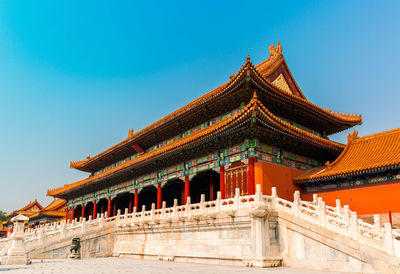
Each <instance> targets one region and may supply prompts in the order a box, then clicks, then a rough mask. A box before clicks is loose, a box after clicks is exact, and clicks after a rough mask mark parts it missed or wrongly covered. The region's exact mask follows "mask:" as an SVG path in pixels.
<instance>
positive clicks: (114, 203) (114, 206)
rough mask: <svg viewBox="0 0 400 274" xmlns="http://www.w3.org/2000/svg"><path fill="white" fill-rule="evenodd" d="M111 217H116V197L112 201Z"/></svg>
mask: <svg viewBox="0 0 400 274" xmlns="http://www.w3.org/2000/svg"><path fill="white" fill-rule="evenodd" d="M113 216H117V197H114V199H113Z"/></svg>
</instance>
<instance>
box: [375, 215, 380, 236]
mask: <svg viewBox="0 0 400 274" xmlns="http://www.w3.org/2000/svg"><path fill="white" fill-rule="evenodd" d="M374 230H375V231H376V232H379V233H380V232H381V215H379V214H374Z"/></svg>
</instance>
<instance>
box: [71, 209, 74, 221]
mask: <svg viewBox="0 0 400 274" xmlns="http://www.w3.org/2000/svg"><path fill="white" fill-rule="evenodd" d="M73 219H75V207H74V206H73V207H72V210H71V221H72V220H73Z"/></svg>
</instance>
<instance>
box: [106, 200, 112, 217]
mask: <svg viewBox="0 0 400 274" xmlns="http://www.w3.org/2000/svg"><path fill="white" fill-rule="evenodd" d="M106 217H111V197H108V204H107V216H106Z"/></svg>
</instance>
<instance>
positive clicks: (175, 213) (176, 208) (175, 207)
mask: <svg viewBox="0 0 400 274" xmlns="http://www.w3.org/2000/svg"><path fill="white" fill-rule="evenodd" d="M174 217H178V199H174Z"/></svg>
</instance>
